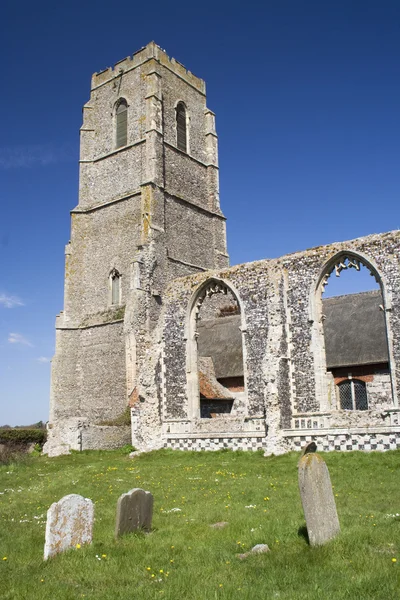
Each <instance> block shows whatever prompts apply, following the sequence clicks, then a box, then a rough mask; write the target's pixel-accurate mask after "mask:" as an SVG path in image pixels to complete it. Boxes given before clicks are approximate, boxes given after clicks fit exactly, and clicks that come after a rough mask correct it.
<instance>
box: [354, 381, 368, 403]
mask: <svg viewBox="0 0 400 600" xmlns="http://www.w3.org/2000/svg"><path fill="white" fill-rule="evenodd" d="M352 383H353V386H354V400H355V405H356V410H368V400H367V388H366V385H365V383H364V382H363V381H360V380H359V379H353V382H352Z"/></svg>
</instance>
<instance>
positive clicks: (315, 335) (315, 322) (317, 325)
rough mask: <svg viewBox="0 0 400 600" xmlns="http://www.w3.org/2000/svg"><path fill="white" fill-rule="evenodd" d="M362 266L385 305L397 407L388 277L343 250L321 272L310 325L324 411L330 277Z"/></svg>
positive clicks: (313, 293) (362, 257)
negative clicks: (324, 308) (325, 317)
mask: <svg viewBox="0 0 400 600" xmlns="http://www.w3.org/2000/svg"><path fill="white" fill-rule="evenodd" d="M361 266H364V267H366V268H367V269H368V271H369V272H370V274H371V276H373V277H374V279H375V281H376V282H377V283H378V285H379V287H380V290H381V294H382V301H383V306H382V308H383V311H384V320H385V328H386V339H387V346H388V356H389V371H390V377H391V388H392V399H393V404H394V406H397V394H396V385H395V370H394V368H393V367H394V358H393V344H392V335H391V327H390V320H389V317H388V311H390V310H391V297H390V294H389V293H388V290H387V285H386V280H385V277H384V276H383V275H382V274H381V272H380V271H379V269H378V267H377V265H376V264H375V262H374V261H373V259H371V258H370V257H368V256H366V255H365V254H363V253H362V252H357V251H353V250H349V251H347V250H341V251H340V252H337V253H336V254H335V255H334V256H332V257H331V258H330V259H329V260H328V261H326V263H325V265H324V266H323V268H322V269H321V271H320V274H319V276H318V278H317V280H316V282H315V284H313V286H312V289H311V293H310V299H309V322H310V325H311V327H312V348H313V354H314V373H315V394H316V399H317V402H318V404H319V408H320V410H321V411H327V410H330V408H331V407H330V404H329V398H328V389H327V384H326V371H327V369H326V354H325V338H324V330H323V314H322V294H323V292H324V289H325V286H326V284H327V281H328V279H329V277H330V276H331V275H332V273H333V272H335V273H336V275H337V276H340V273H341V271H343V270H346V269H353V268H354V269H355V270H357V271H359V270H360V268H361Z"/></svg>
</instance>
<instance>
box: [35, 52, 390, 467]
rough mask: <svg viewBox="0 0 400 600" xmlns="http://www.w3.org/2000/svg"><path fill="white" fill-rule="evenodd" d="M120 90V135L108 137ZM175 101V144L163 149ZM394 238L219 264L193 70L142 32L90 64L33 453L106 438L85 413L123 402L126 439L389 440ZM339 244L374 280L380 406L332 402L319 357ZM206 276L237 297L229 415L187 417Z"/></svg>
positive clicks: (104, 413) (221, 236)
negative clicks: (47, 401) (241, 382)
mask: <svg viewBox="0 0 400 600" xmlns="http://www.w3.org/2000/svg"><path fill="white" fill-rule="evenodd" d="M121 99H124V101H125V102H126V105H127V142H126V145H124V146H123V147H119V148H117V147H116V107H117V106H118V102H119V101H120V100H121ZM180 102H183V103H184V105H185V107H186V132H187V148H186V151H185V152H184V151H182V150H179V149H178V148H177V125H176V107H177V105H178V103H180ZM399 241H400V233H399V232H397V231H394V232H389V233H387V234H383V235H372V236H368V237H365V238H360V239H357V240H352V241H349V242H343V243H338V244H331V245H329V246H323V247H319V248H313V249H310V250H306V251H305V252H298V253H294V254H291V255H288V256H284V257H282V258H280V259H274V260H264V261H259V262H255V263H249V264H245V265H238V266H236V267H231V268H229V267H228V264H229V259H228V255H227V251H226V236H225V219H224V216H223V214H222V212H221V209H220V205H219V186H218V142H217V135H216V130H215V118H214V114H213V113H212V112H211V111H210V110H209V109H208V108H207V106H206V96H205V84H204V81H202V80H201V79H199V78H197V77H195V76H194V75H193V74H192V73H190V71H187V70H186V69H185V67H183V65H181V64H180V63H178V62H177V61H175V60H174V59H170V58H169V57H168V56H167V55H166V53H165V52H164V51H163V50H161V48H159V47H158V46H157V45H156V44H154V43H150V44H148V45H147V46H146V47H145V48H143V49H142V50H140V51H139V52H137V53H136V54H134V55H133V56H132V57H128V58H126V59H124V60H123V61H120V62H119V63H117V64H116V65H115V66H114V68H110V69H106V70H105V71H102V72H101V73H97V74H94V75H93V78H92V86H91V93H90V99H89V101H88V102H87V103H86V104H85V106H84V111H83V125H82V128H81V154H80V182H79V203H78V205H77V206H76V208H75V209H74V210H73V211H72V221H71V241H70V243H69V244H67V247H66V267H65V298H64V311H63V312H62V313H60V315H59V316H58V317H57V321H56V331H57V334H56V353H55V358H54V361H53V367H52V392H51V410H50V425H49V441H48V443H47V444H46V447H47V448H46V449H47V451H48V452H49V453H50V454H52V455H55V454H60V453H63V452H68V451H69V449H71V448H74V449H82V448H85V447H90V448H92V447H115V446H116V445H118V443H119V442H118V436H119V434H118V431H117V428H115V427H112V428H110V429H106V428H103V427H101V426H99V422H101V421H103V420H109V419H112V418H114V417H117V416H118V415H120V414H121V412H123V410H124V409H125V408H126V407H127V405H128V403H129V405H130V406H131V410H132V441H133V443H134V444H135V445H137V446H138V447H140V448H151V447H159V446H160V445H165V446H169V447H174V448H175V447H176V448H183V449H185V448H193V449H201V448H206V449H217V448H222V447H230V448H249V449H257V448H263V449H265V450H266V451H267V452H270V453H271V452H275V453H276V452H283V451H286V450H288V449H291V448H299V447H300V446H301V445H302V444H303V443H304V442H305V441H308V440H309V439H311V436H312V437H314V438H315V437H316V438H318V440H319V441H320V442H321V444H322V446H323V448H324V449H349V448H348V447H350V448H351V449H354V448H359V449H374V448H378V449H386V448H387V447H393V446H394V447H400V410H399V408H398V404H397V398H398V389H397V382H398V381H399V376H400V373H399V369H400V356H399V354H400V344H399V335H400V306H399V303H400V298H399V289H400V285H399V284H400V274H399V246H400V245H399ZM348 253H352V254H351V256H352V257H353V258H352V260H353V259H354V257H356V258H355V259H354V260H356V259H357V257H359V258H360V259H361V260H362V261H363V262H365V264H367V265H368V266H369V267H370V268H371V270H372V271H373V272H374V273H375V275H376V276H377V277H378V278H379V279H380V281H381V282H382V289H383V298H384V310H385V318H386V322H387V326H388V329H387V331H388V339H389V345H388V347H389V362H390V367H391V392H392V393H391V394H388V393H387V391H388V385H387V380H385V381H384V380H383V379H382V380H381V383H382V386H383V387H384V390H385V391H384V393H383V394H382V395H381V396H380V400H379V404H376V405H375V406H374V407H372V408H371V410H368V411H363V414H362V415H360V414H359V412H360V411H338V410H337V404H336V402H335V403H334V404H333V403H332V395H329V393H328V387H329V386H328V383H329V379H332V376H331V377H330V378H329V376H327V373H326V363H325V361H324V356H325V354H324V352H325V351H324V342H323V336H322V331H323V325H322V320H321V303H320V292H321V286H322V283H323V282H324V281H325V278H326V276H327V274H328V273H329V272H330V270H331V269H332V268H334V267H335V264H336V263H338V261H339V262H340V261H341V260H345V258H344V257H346V256H347V254H348ZM114 269H115V270H117V271H118V272H119V274H120V285H121V295H120V302H118V303H112V296H111V279H110V275H111V273H112V272H113V270H114ZM178 278H179V279H178ZM210 285H211V287H212V288H213V289H212V290H211V292H210V293H212V294H214V293H220V292H221V290H223V289H224V286H225V287H226V286H228V287H229V289H230V290H231V292H232V294H233V295H234V296H235V297H236V299H237V301H238V303H239V305H240V313H241V330H242V338H243V361H244V379H245V392H243V394H242V395H241V410H240V411H239V413H240V414H233V415H226V416H225V415H224V416H221V417H219V418H216V419H200V416H199V398H198V395H199V394H198V381H197V360H196V319H195V317H194V313H193V311H194V310H195V308H196V302H197V300H198V294H199V293H203V292H204V293H205V291H206V290H207V289H208V287H209V286H210ZM210 289H211V288H210ZM209 291H210V290H209ZM382 377H383V375H382ZM376 385H378V377H377V379H376V380H375V386H376ZM374 393H375V392H374ZM377 393H378V392H377V391H376V394H377ZM378 407H379V410H378ZM242 408H243V410H242ZM364 413H365V414H364ZM122 429H123V428H122ZM311 430H312V433H311ZM120 443H121V444H124V443H126V431H125V430H121V434H120ZM344 446H345V447H344Z"/></svg>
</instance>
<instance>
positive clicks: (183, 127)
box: [176, 102, 187, 152]
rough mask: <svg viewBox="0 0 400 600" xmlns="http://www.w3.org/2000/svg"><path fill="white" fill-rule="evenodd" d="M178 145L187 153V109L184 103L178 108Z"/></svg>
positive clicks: (180, 103)
mask: <svg viewBox="0 0 400 600" xmlns="http://www.w3.org/2000/svg"><path fill="white" fill-rule="evenodd" d="M176 145H177V147H178V148H179V150H182V151H183V152H187V123H186V107H185V105H184V104H183V102H179V103H178V105H177V107H176Z"/></svg>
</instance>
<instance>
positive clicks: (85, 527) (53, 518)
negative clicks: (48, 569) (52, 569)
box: [44, 494, 94, 560]
mask: <svg viewBox="0 0 400 600" xmlns="http://www.w3.org/2000/svg"><path fill="white" fill-rule="evenodd" d="M93 520H94V505H93V502H92V501H91V500H89V498H84V497H83V496H79V495H78V494H69V495H68V496H64V498H61V500H59V501H58V502H54V503H53V504H52V505H51V506H50V508H49V510H48V511H47V522H46V539H45V544H44V560H47V559H48V558H49V557H50V556H54V555H55V554H58V553H59V552H64V551H65V550H68V548H75V547H76V546H77V545H78V544H79V545H82V544H90V543H91V541H92V531H93Z"/></svg>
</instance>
